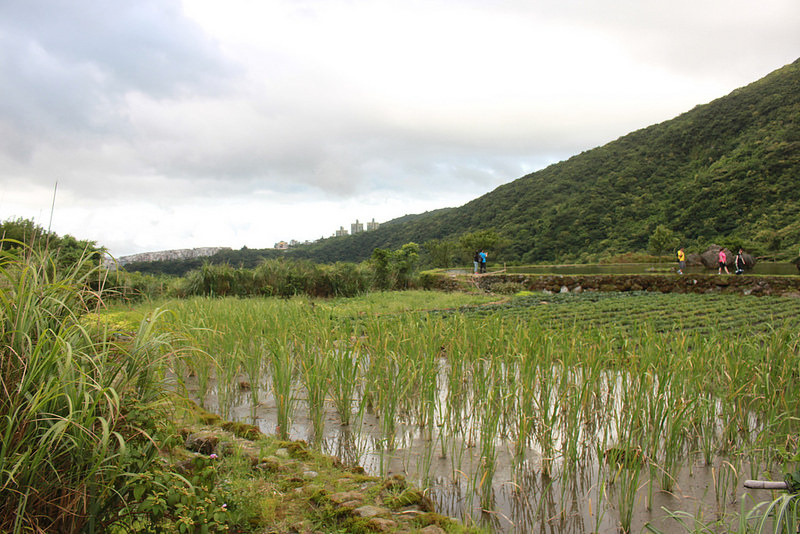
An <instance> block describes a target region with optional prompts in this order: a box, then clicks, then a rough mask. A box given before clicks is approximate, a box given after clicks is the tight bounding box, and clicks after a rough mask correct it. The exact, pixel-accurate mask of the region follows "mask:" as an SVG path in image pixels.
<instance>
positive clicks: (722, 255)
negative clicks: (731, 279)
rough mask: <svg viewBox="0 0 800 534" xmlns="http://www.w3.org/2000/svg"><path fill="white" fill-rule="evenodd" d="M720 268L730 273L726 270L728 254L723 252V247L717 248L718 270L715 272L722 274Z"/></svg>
mask: <svg viewBox="0 0 800 534" xmlns="http://www.w3.org/2000/svg"><path fill="white" fill-rule="evenodd" d="M722 269H725V274H731V272H730V271H729V270H728V256H727V255H726V254H725V249H724V248H721V249H719V270H718V271H717V274H722Z"/></svg>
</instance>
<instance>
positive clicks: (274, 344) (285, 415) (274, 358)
mask: <svg viewBox="0 0 800 534" xmlns="http://www.w3.org/2000/svg"><path fill="white" fill-rule="evenodd" d="M265 348H266V349H267V350H268V351H269V361H270V371H271V376H272V395H273V397H274V399H275V408H276V410H277V414H278V417H277V422H278V424H277V429H276V430H277V433H278V436H280V438H281V439H283V440H287V439H289V432H290V430H291V426H292V416H293V415H294V404H295V398H294V393H293V390H292V386H293V383H294V358H293V357H292V347H291V341H290V340H289V337H288V334H286V333H285V332H284V334H283V335H279V336H276V337H275V338H272V339H268V340H266V347H265Z"/></svg>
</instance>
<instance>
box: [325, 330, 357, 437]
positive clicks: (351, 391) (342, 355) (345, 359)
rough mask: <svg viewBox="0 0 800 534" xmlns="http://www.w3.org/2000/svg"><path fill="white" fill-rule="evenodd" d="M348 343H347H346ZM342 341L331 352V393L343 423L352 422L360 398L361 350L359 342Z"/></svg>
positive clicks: (345, 424)
mask: <svg viewBox="0 0 800 534" xmlns="http://www.w3.org/2000/svg"><path fill="white" fill-rule="evenodd" d="M345 343H346V344H345ZM345 343H342V344H340V345H339V346H338V347H336V348H335V349H334V351H333V354H331V358H330V361H331V394H332V396H333V404H334V406H335V407H336V411H337V412H338V413H339V421H340V422H341V424H342V425H344V426H347V425H349V424H350V422H351V420H352V416H353V407H354V405H355V403H356V402H358V399H357V398H356V394H357V391H358V381H359V379H360V373H359V370H360V368H361V352H360V350H359V345H358V344H357V343H355V344H350V343H347V342H345Z"/></svg>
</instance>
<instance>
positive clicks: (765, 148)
mask: <svg viewBox="0 0 800 534" xmlns="http://www.w3.org/2000/svg"><path fill="white" fill-rule="evenodd" d="M799 214H800V60H798V61H796V62H794V63H792V64H790V65H787V66H785V67H783V68H782V69H779V70H777V71H775V72H773V73H772V74H770V75H768V76H766V77H765V78H763V79H761V80H759V81H757V82H754V83H752V84H750V85H748V86H746V87H743V88H740V89H737V90H736V91H734V92H732V93H731V94H729V95H727V96H725V97H722V98H719V99H717V100H715V101H713V102H711V103H708V104H705V105H700V106H697V107H695V108H694V109H692V110H691V111H688V112H686V113H684V114H682V115H680V116H678V117H676V118H674V119H672V120H669V121H666V122H663V123H660V124H656V125H653V126H650V127H648V128H645V129H642V130H639V131H636V132H633V133H631V134H628V135H626V136H624V137H621V138H620V139H618V140H616V141H613V142H611V143H608V144H607V145H605V146H602V147H599V148H595V149H593V150H589V151H587V152H584V153H581V154H579V155H576V156H574V157H572V158H570V159H569V160H567V161H563V162H561V163H558V164H555V165H552V166H550V167H547V168H546V169H543V170H541V171H538V172H535V173H532V174H530V175H527V176H524V177H522V178H519V179H517V180H515V181H513V182H511V183H508V184H506V185H503V186H501V187H498V188H497V189H496V190H494V191H492V192H491V193H488V194H486V195H484V196H482V197H480V198H477V199H475V200H473V201H471V202H469V203H468V204H465V205H464V206H461V207H459V208H451V209H442V210H437V211H434V212H430V213H424V214H420V215H415V216H407V217H403V218H401V219H397V220H395V221H390V222H388V223H385V224H383V225H382V226H381V227H380V228H379V229H378V230H376V231H373V232H365V233H362V234H358V235H354V236H346V237H335V238H329V239H324V240H321V241H319V242H317V243H314V244H311V245H304V246H299V247H295V248H293V249H291V250H289V251H288V252H287V253H286V254H287V255H288V256H290V257H297V258H305V259H310V260H312V261H317V262H325V263H331V262H336V261H361V260H363V259H366V258H368V257H369V256H370V255H371V254H372V250H373V249H374V248H376V247H381V248H397V247H399V246H401V245H402V244H403V243H406V242H409V241H413V242H416V243H420V244H422V245H423V248H425V244H427V243H428V242H430V241H432V240H439V241H442V240H444V241H457V240H458V238H459V237H460V236H461V235H463V234H465V233H469V232H475V231H479V230H494V231H496V232H498V233H499V234H501V235H502V236H503V237H505V238H506V239H507V246H506V247H503V248H497V249H495V250H493V251H492V252H493V255H494V257H497V258H501V259H503V260H505V261H509V262H512V261H521V262H525V263H533V262H542V261H570V260H571V261H595V260H597V259H599V258H601V257H603V256H605V255H614V254H618V253H625V252H640V251H644V250H647V249H648V246H649V240H650V237H651V236H652V234H653V233H654V232H655V230H656V228H658V226H659V225H663V226H664V227H665V228H666V229H668V230H669V231H670V232H672V234H673V235H674V242H675V243H681V244H682V245H683V246H685V247H686V248H687V251H688V252H701V251H702V250H705V248H706V247H707V246H708V245H709V244H710V243H718V244H722V245H725V246H728V247H729V248H732V249H733V248H734V247H737V246H739V245H742V246H744V247H745V248H746V249H747V250H750V251H752V252H753V253H754V254H755V255H757V256H770V257H778V258H783V259H791V258H794V257H795V256H796V255H797V246H798V243H800V222H798V221H800V218H799V217H798V215H799ZM456 256H463V255H462V254H461V253H460V252H458V253H454V257H456ZM463 260H464V258H463V257H462V261H463Z"/></svg>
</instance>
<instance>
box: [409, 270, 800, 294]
mask: <svg viewBox="0 0 800 534" xmlns="http://www.w3.org/2000/svg"><path fill="white" fill-rule="evenodd" d="M425 283H426V285H428V287H435V288H438V289H445V290H454V289H459V288H465V287H468V286H473V287H474V286H477V287H478V288H480V289H483V290H484V291H489V292H498V293H508V292H516V291H518V290H527V291H548V292H551V293H566V292H572V293H580V292H583V291H660V292H662V293H738V294H741V295H779V296H792V297H800V277H795V276H749V275H740V276H737V275H715V274H709V275H684V276H681V275H673V274H670V275H657V274H642V275H523V274H488V275H479V276H473V275H452V274H442V275H431V276H430V277H429V278H427V279H426V281H425Z"/></svg>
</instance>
